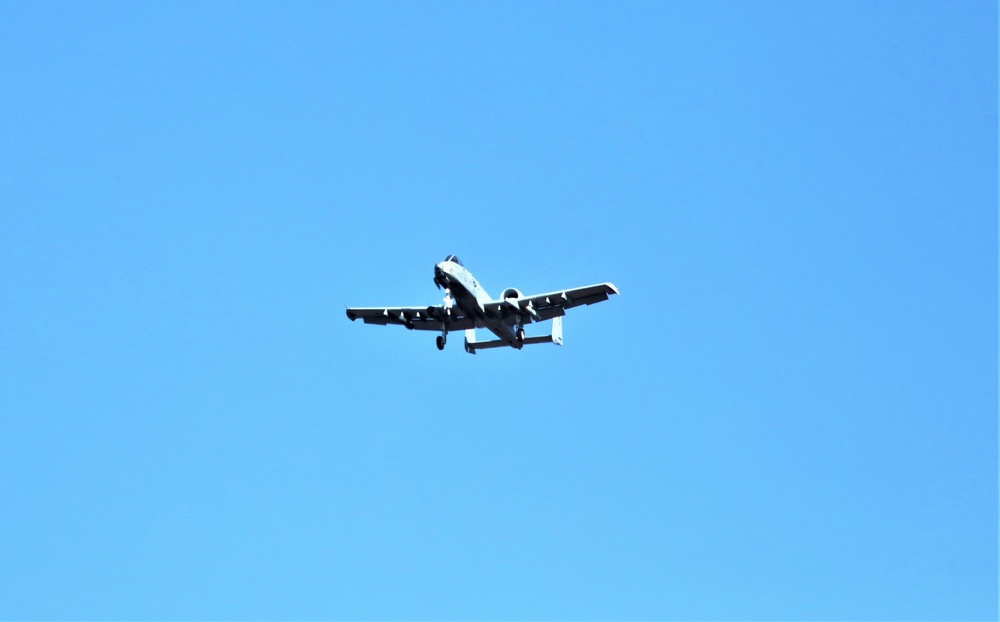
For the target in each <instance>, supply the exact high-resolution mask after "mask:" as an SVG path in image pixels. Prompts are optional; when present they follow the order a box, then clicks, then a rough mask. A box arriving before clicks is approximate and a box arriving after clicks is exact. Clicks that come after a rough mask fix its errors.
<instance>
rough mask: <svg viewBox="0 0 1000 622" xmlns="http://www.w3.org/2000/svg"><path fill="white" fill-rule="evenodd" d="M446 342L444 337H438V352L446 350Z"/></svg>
mask: <svg viewBox="0 0 1000 622" xmlns="http://www.w3.org/2000/svg"><path fill="white" fill-rule="evenodd" d="M444 342H445V339H444V336H443V335H438V338H437V347H438V350H444Z"/></svg>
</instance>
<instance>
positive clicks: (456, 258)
mask: <svg viewBox="0 0 1000 622" xmlns="http://www.w3.org/2000/svg"><path fill="white" fill-rule="evenodd" d="M444 260H445V261H454V262H455V263H457V264H458V265H460V266H461V265H462V261H461V260H460V259H459V258H458V257H457V256H456V255H448V256H447V257H445V258H444ZM462 267H463V268H464V267H465V266H462Z"/></svg>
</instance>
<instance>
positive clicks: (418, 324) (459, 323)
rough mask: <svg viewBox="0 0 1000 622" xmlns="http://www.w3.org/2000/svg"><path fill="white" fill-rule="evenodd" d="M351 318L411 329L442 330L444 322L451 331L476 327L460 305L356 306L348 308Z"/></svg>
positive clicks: (366, 322)
mask: <svg viewBox="0 0 1000 622" xmlns="http://www.w3.org/2000/svg"><path fill="white" fill-rule="evenodd" d="M347 317H348V318H349V319H350V320H351V321H354V320H357V319H361V320H363V321H364V323H365V324H380V325H382V326H385V325H387V324H398V325H400V326H405V327H406V328H409V329H410V330H435V331H440V330H441V328H442V326H441V324H442V323H444V324H445V325H446V326H447V327H448V330H449V331H453V330H466V329H469V328H475V327H476V326H475V321H474V320H473V319H472V318H470V317H467V316H465V315H464V314H463V313H462V310H461V309H459V308H458V307H451V308H450V309H446V308H444V307H354V308H348V309H347Z"/></svg>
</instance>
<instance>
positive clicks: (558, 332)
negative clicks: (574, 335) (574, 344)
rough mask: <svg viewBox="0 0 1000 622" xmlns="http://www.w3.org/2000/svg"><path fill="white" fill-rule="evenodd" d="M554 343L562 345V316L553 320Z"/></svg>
mask: <svg viewBox="0 0 1000 622" xmlns="http://www.w3.org/2000/svg"><path fill="white" fill-rule="evenodd" d="M552 343H554V344H556V345H557V346H561V345H562V316H561V315H557V316H556V317H554V318H552Z"/></svg>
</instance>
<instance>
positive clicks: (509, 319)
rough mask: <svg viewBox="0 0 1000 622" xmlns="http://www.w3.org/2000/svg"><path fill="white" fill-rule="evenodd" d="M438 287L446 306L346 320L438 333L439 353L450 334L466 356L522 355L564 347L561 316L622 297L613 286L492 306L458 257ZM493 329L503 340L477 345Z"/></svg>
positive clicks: (359, 313)
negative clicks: (487, 352) (485, 352)
mask: <svg viewBox="0 0 1000 622" xmlns="http://www.w3.org/2000/svg"><path fill="white" fill-rule="evenodd" d="M434 284H435V285H437V286H438V288H441V287H443V288H444V289H445V294H446V295H445V297H444V304H442V305H438V306H436V307H364V308H348V309H347V317H348V318H350V319H351V320H352V321H353V320H356V319H358V318H361V319H362V320H364V322H365V324H381V325H383V326H384V325H386V324H399V325H400V326H405V327H406V328H408V329H410V330H414V329H416V330H436V331H440V332H441V334H440V335H438V338H437V347H438V350H444V344H445V342H446V341H447V340H448V333H449V332H450V331H456V330H464V331H465V351H466V352H468V353H469V354H475V353H476V350H482V349H483V348H499V347H502V346H510V347H512V348H517V349H518V350H520V349H521V348H522V347H523V346H524V345H525V344H531V343H554V344H557V345H560V346H561V345H562V316H563V315H565V313H566V309H569V308H570V307H576V306H579V305H590V304H594V303H595V302H601V301H602V300H607V299H608V296H610V295H611V294H617V293H618V288H616V287H615V286H614V285H612V284H611V283H601V284H599V285H588V286H586V287H576V288H573V289H564V290H560V291H557V292H549V293H547V294H538V295H536V296H525V295H524V294H522V293H521V292H520V291H518V290H516V289H514V288H513V287H510V288H507V289H505V290H503V293H502V294H500V299H499V300H493V299H492V298H490V295H489V294H487V293H486V290H484V289H483V288H482V286H481V285H480V284H479V282H478V281H476V279H475V277H473V276H472V273H471V272H469V271H468V270H466V269H465V266H463V265H462V262H461V261H459V260H458V257H456V256H454V255H448V256H447V257H446V258H445V260H444V261H442V262H441V263H439V264H437V265H436V266H434ZM545 320H552V334H551V335H545V336H543V337H525V336H524V325H525V324H530V323H532V322H543V321H545ZM477 328H488V329H489V330H490V332H492V333H493V334H494V335H496V336H497V337H498V339H496V340H493V341H478V342H477V341H476V329H477Z"/></svg>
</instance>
